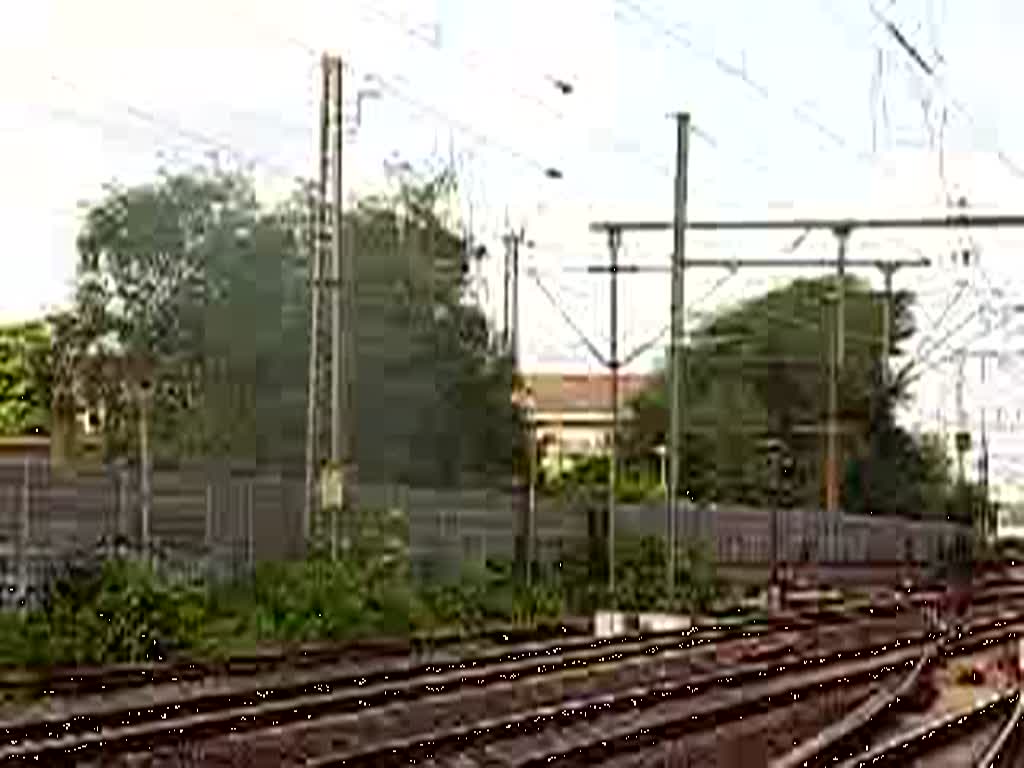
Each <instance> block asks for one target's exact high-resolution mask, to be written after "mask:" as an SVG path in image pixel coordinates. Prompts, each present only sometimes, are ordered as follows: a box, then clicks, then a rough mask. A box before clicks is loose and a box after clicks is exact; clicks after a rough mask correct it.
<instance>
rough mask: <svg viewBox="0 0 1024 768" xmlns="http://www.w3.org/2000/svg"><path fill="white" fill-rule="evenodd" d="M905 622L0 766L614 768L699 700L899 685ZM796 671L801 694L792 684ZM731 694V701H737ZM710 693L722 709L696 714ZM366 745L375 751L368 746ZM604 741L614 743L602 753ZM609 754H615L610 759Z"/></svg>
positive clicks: (507, 674) (240, 696)
mask: <svg viewBox="0 0 1024 768" xmlns="http://www.w3.org/2000/svg"><path fill="white" fill-rule="evenodd" d="M908 613H909V612H908V611H907V610H903V609H901V607H900V606H899V605H895V604H890V605H888V606H876V607H874V608H868V609H865V610H864V611H859V612H847V613H845V614H844V613H839V612H837V611H835V610H826V611H823V612H817V613H812V614H810V615H805V616H802V617H792V618H791V619H790V620H787V621H785V622H783V624H782V625H781V626H779V625H774V626H772V625H767V624H758V625H753V626H748V627H739V628H730V629H720V628H711V629H697V630H691V631H689V632H687V633H679V632H675V633H666V634H664V635H660V636H648V637H639V636H633V637H621V638H614V639H609V640H603V641H594V640H593V639H591V638H587V639H586V640H581V639H567V640H564V641H556V642H550V643H546V644H545V643H535V644H531V645H530V646H527V647H518V648H514V649H508V650H506V651H504V652H502V653H497V654H492V655H490V656H486V657H479V658H475V659H465V660H458V661H453V662H448V663H443V664H426V665H423V664H420V665H415V664H412V665H408V666H404V667H395V666H393V665H392V666H389V667H384V668H381V669H377V670H370V669H368V670H366V671H365V673H364V674H360V675H359V676H352V675H351V673H349V674H343V675H334V676H333V677H331V676H324V675H322V674H321V675H316V674H315V672H316V670H311V671H310V673H309V675H307V676H306V677H304V678H302V677H301V676H300V678H299V679H295V680H292V681H289V683H288V684H286V685H281V686H278V687H276V688H273V689H271V690H266V689H264V690H260V689H258V688H254V687H252V686H249V687H248V688H246V687H244V686H243V687H239V688H236V689H233V690H231V691H222V692H214V693H209V692H204V693H199V694H197V695H194V696H185V697H180V698H178V699H176V700H173V701H168V702H166V703H162V704H159V705H156V706H152V707H148V708H146V709H143V710H141V711H140V710H139V708H138V706H137V705H136V706H133V707H124V706H111V707H107V708H97V709H92V710H90V711H85V712H81V713H79V714H78V715H76V716H74V717H71V718H68V717H44V718H33V719H26V720H23V721H19V722H8V723H4V724H0V733H3V736H4V739H3V740H4V746H3V747H0V758H4V759H15V760H17V759H30V760H35V761H41V762H44V763H46V764H58V763H66V762H73V763H89V762H90V761H98V763H99V764H103V765H107V764H111V763H112V762H114V761H115V760H118V759H120V758H122V757H124V756H125V755H131V754H140V753H148V754H150V755H160V756H161V757H160V758H157V764H162V762H161V760H162V758H167V759H168V761H169V762H171V763H173V764H178V765H180V764H197V765H198V764H204V765H206V764H216V761H217V760H218V759H225V760H227V759H228V758H227V755H228V754H231V756H232V757H231V758H230V761H231V762H232V763H236V764H237V762H238V759H239V758H238V753H239V752H241V753H242V754H243V757H242V759H243V760H244V761H245V762H246V763H248V764H251V765H264V764H266V765H281V764H294V760H295V757H294V756H295V755H299V756H302V755H305V756H306V757H309V758H310V759H313V756H315V755H320V754H326V757H324V758H318V759H320V760H321V762H319V763H314V764H323V765H332V764H361V765H384V764H397V762H401V760H400V758H401V757H402V756H404V757H405V758H406V759H408V758H410V757H411V758H418V759H421V760H423V759H428V760H429V759H431V757H432V756H434V755H435V751H436V750H438V749H439V750H440V754H442V755H446V756H447V757H448V758H451V759H452V760H454V759H455V758H456V757H457V756H458V755H461V754H463V753H465V752H466V751H467V749H469V748H470V747H471V746H472V749H474V750H480V749H484V750H485V752H487V754H491V753H493V752H494V751H495V749H498V748H497V747H495V746H494V744H496V743H500V744H503V745H504V747H508V746H509V745H510V744H512V743H515V744H516V745H517V746H515V748H514V749H513V753H512V757H513V758H514V759H513V762H511V763H509V764H513V765H520V764H522V765H533V764H537V765H539V764H541V762H543V763H544V764H545V765H547V764H550V761H551V760H552V759H554V760H555V761H560V762H563V763H566V764H577V765H582V764H590V763H589V762H587V761H589V760H591V758H595V757H598V756H599V755H601V754H604V755H606V756H607V755H609V754H611V755H614V754H615V751H616V749H618V750H621V749H622V748H624V747H625V746H630V745H635V744H637V743H638V742H637V741H636V740H637V739H641V740H644V739H646V740H647V741H650V739H651V738H652V734H654V735H657V734H660V736H657V739H655V742H656V743H657V741H658V740H659V739H660V740H664V739H666V738H670V737H671V735H672V734H673V733H675V732H676V731H678V730H679V723H680V722H681V719H680V717H679V716H678V713H677V715H676V716H674V717H671V716H670V717H669V718H668V720H665V715H664V714H661V715H658V711H660V710H661V709H662V707H660V706H657V705H664V704H668V705H669V708H668V711H675V710H676V709H678V707H677V706H675V705H676V704H686V703H687V702H688V703H689V704H692V703H693V702H696V701H698V700H700V701H703V704H701V705H700V707H699V709H698V710H696V711H694V712H691V713H690V715H689V716H688V717H689V720H688V721H687V722H686V723H685V724H684V725H685V726H686V727H685V728H684V729H683V730H684V731H685V730H686V729H687V728H690V729H692V728H699V727H703V728H705V729H706V728H707V727H708V726H709V725H710V724H713V723H718V722H724V721H726V720H728V719H729V718H730V717H734V716H742V714H743V713H744V712H749V713H753V712H756V711H761V710H763V709H764V708H765V707H766V706H767V707H770V706H773V704H772V702H773V700H774V701H775V702H776V704H777V703H778V701H779V700H780V699H779V697H780V696H782V697H787V696H793V695H794V694H795V695H798V696H799V695H805V694H811V693H813V692H814V691H815V690H817V689H821V688H823V687H829V686H833V687H834V686H835V685H841V684H843V683H841V682H837V681H842V680H843V679H844V675H845V678H846V679H847V682H850V681H851V680H857V681H859V682H860V683H862V684H866V685H867V686H868V687H870V686H872V685H874V684H875V683H876V682H877V680H878V679H879V678H880V677H885V676H886V675H889V676H891V675H893V674H896V673H897V672H898V671H899V669H901V668H902V667H900V666H899V665H900V664H903V665H907V664H911V663H913V662H914V661H915V659H916V656H915V655H914V653H915V652H920V650H921V648H923V647H924V646H923V644H922V643H923V642H924V641H922V640H921V637H920V628H919V627H917V626H914V625H913V622H912V621H911V620H910V619H911V616H909V615H908ZM997 625H998V626H997ZM985 626H986V628H987V629H988V630H989V631H990V632H991V631H992V630H993V629H995V630H996V633H997V634H998V633H999V632H1002V633H1004V634H1005V631H1006V628H1005V626H1003V623H1001V622H999V621H995V622H993V621H992V620H988V624H986V625H985ZM811 629H813V630H814V633H811V632H808V630H811ZM830 633H831V634H830ZM815 634H817V635H818V637H814V635H815ZM819 640H820V641H821V644H822V645H825V646H829V645H830V644H833V643H834V644H835V648H833V650H838V651H839V652H837V653H836V654H834V655H833V656H832V657H828V658H818V659H816V660H815V661H814V662H811V661H809V658H808V657H807V653H808V651H810V650H811V649H812V646H814V644H815V643H816V642H817V641H819ZM915 644H916V645H915ZM914 648H916V651H914V652H912V650H911V649H914ZM908 654H909V655H908ZM883 661H884V663H882V662H883ZM836 664H840V666H839V667H836V666H835V665H836ZM842 664H846V665H847V667H842V666H841V665H842ZM723 665H726V666H729V665H732V666H731V668H730V669H728V671H727V672H725V673H721V672H716V671H715V670H716V669H720V668H721V667H722V666H723ZM801 670H802V671H803V672H802V673H803V675H804V676H803V677H800V679H799V681H798V682H799V684H798V683H797V682H794V681H793V680H789V677H787V675H789V676H792V674H794V673H796V674H798V675H799V674H800V673H801ZM838 672H844V675H838ZM851 676H852V677H851ZM787 680H789V682H786V681H787ZM666 681H671V682H666ZM679 681H685V682H679ZM741 683H742V684H743V685H745V686H746V688H749V689H751V690H753V691H755V692H757V691H759V692H760V694H759V695H756V696H754V697H753V698H751V696H750V695H748V694H749V691H748V690H746V688H743V687H740V688H737V686H741ZM851 684H852V683H851ZM758 686H760V687H758ZM765 686H768V687H767V688H765ZM783 689H784V690H783ZM737 690H739V691H740V693H741V694H742V695H741V696H740V700H734V699H735V693H736V691H737ZM730 691H731V692H732V693H730ZM609 692H610V693H609ZM712 694H713V695H714V696H718V697H719V698H717V699H714V701H713V702H712V701H711V700H706V701H705V699H707V696H708V695H712ZM702 696H703V697H704V698H701V697H702ZM773 696H774V697H775V698H774V699H773ZM673 700H674V701H673ZM712 704H713V706H712ZM641 711H642V712H643V713H644V718H645V719H648V720H651V723H653V724H650V723H649V724H646V725H644V726H643V727H642V728H640V729H639V730H638V729H636V728H633V724H631V723H632V721H630V720H629V717H628V716H627V715H629V714H634V715H635V714H636V713H637V712H641ZM595 716H596V717H597V719H598V720H600V722H601V725H600V726H598V727H597V730H596V731H594V730H593V728H591V729H590V730H589V731H588V730H587V728H588V723H586V722H584V723H583V724H582V726H581V725H580V723H581V718H582V721H586V720H588V718H589V721H590V722H591V723H594V722H596V721H595V720H594V718H595ZM512 717H514V718H515V722H516V723H518V722H520V721H521V720H522V719H523V718H526V719H527V720H528V721H532V722H534V724H535V726H536V727H538V728H540V731H539V732H531V733H519V732H517V731H515V730H514V723H513V721H512V720H511V719H510V718H512ZM624 717H625V720H626V721H628V723H627V726H628V727H627V726H624V725H623V718H624ZM609 718H612V719H611V720H609ZM652 718H653V719H652ZM659 718H660V719H659ZM682 720H686V718H682ZM307 723H308V724H309V727H307V725H306V724H307ZM551 723H558V724H560V725H562V726H565V727H569V726H571V727H572V728H573V729H575V730H574V731H573V732H574V733H575V732H576V731H577V730H579V728H581V727H582V728H583V730H584V731H587V733H586V734H583V735H581V734H579V733H576V736H575V741H572V740H569V741H566V740H565V739H561V740H559V741H558V743H557V744H556V745H555V746H550V745H549V747H547V748H546V749H547V752H545V753H544V754H540V753H538V752H537V749H536V748H535V747H536V743H544V738H549V737H550V733H551V732H550V727H551ZM624 727H625V730H623V728H624ZM630 728H633V730H630ZM499 731H500V733H499ZM374 733H375V734H377V735H378V737H379V738H378V740H376V741H369V740H367V739H366V738H365V737H366V735H367V734H374ZM408 733H414V734H416V736H414V737H413V740H412V741H410V740H409V739H408V738H406V739H405V740H402V739H398V734H408ZM544 734H547V735H546V736H544V737H543V738H541V737H542V735H544ZM587 734H589V735H587ZM610 735H614V738H612V739H610V740H609V738H608V737H609V736H610ZM385 736H387V738H384V737H385ZM523 738H525V739H527V741H530V742H531V743H535V747H534V748H532V751H531V750H527V749H525V748H524V742H522V741H521V739H523ZM381 739H383V740H381ZM396 739H397V741H396ZM517 739H520V741H518V742H517V741H516V740H517ZM588 739H589V741H588ZM595 739H596V743H597V746H595V744H594V743H592V742H595ZM607 743H611V744H612V745H613V747H612V748H611V752H609V751H608V750H609V747H608V746H607ZM645 743H646V742H645ZM346 750H347V751H346ZM432 750H433V751H432ZM499 751H503V752H504V751H505V750H504V749H500V750H499ZM542 751H543V750H542ZM528 755H532V756H531V757H529V759H528V760H526V761H525V762H523V760H522V759H523V758H525V757H526V756H528ZM492 756H493V755H492ZM581 758H582V759H583V761H584V762H580V759H581ZM517 760H518V762H516V761H517ZM339 761H340V762H339ZM396 761H397V762H396ZM538 761H540V762H538ZM300 764H301V760H300ZM446 764H447V763H446Z"/></svg>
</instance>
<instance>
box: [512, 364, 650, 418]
mask: <svg viewBox="0 0 1024 768" xmlns="http://www.w3.org/2000/svg"><path fill="white" fill-rule="evenodd" d="M523 379H524V380H525V383H526V386H527V387H529V388H530V389H531V390H532V393H533V399H534V404H535V405H534V407H535V408H536V409H537V410H538V411H541V412H544V413H579V412H583V411H609V410H611V375H610V374H596V375H595V374H564V373H536V374H525V375H524V376H523ZM650 380H651V377H650V376H646V375H642V374H619V403H620V405H621V406H625V405H626V404H627V403H628V402H629V401H630V400H631V399H632V398H633V397H634V396H635V395H637V394H638V393H639V392H640V391H641V390H643V389H644V388H645V387H646V386H647V384H648V383H649V382H650Z"/></svg>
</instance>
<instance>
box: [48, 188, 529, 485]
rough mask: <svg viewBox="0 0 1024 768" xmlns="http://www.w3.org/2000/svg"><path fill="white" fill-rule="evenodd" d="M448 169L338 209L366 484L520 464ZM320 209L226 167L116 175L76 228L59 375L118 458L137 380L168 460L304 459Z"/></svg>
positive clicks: (501, 363) (507, 393)
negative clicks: (471, 285)
mask: <svg viewBox="0 0 1024 768" xmlns="http://www.w3.org/2000/svg"><path fill="white" fill-rule="evenodd" d="M453 183H454V182H453V180H452V179H451V178H449V177H448V176H445V175H442V176H441V177H439V178H434V179H428V180H426V181H421V180H415V179H406V180H404V181H403V183H402V184H401V185H400V188H399V191H398V192H397V194H396V195H395V196H393V197H391V198H372V199H366V200H362V201H361V202H360V204H359V205H358V206H357V207H356V208H354V209H353V210H351V211H349V212H347V213H346V214H345V216H344V218H343V220H342V228H343V238H344V240H345V242H346V243H347V244H348V245H349V247H351V248H353V249H354V260H355V266H356V286H357V288H356V302H355V304H356V307H355V312H354V320H355V329H356V330H355V342H356V346H355V349H356V353H355V358H356V359H355V370H356V391H355V403H356V414H355V416H356V418H355V429H356V441H355V443H356V451H357V460H358V464H359V466H360V476H361V477H363V478H366V479H368V480H371V481H374V480H382V481H394V480H409V481H414V482H420V483H429V484H446V483H454V482H457V481H461V480H463V479H465V478H466V476H467V475H468V474H474V473H491V474H493V473H494V472H495V471H496V470H497V469H498V468H501V469H502V470H504V471H508V470H511V469H512V466H513V464H514V462H515V460H517V458H518V456H519V454H520V453H521V452H522V445H523V443H522V432H523V430H522V424H521V419H520V415H519V412H518V410H517V409H516V407H515V406H514V405H513V404H512V403H511V392H512V388H513V386H514V381H513V376H512V367H511V365H510V363H509V361H508V360H507V359H506V358H505V357H504V356H503V355H501V354H499V352H498V350H497V348H496V346H495V344H494V341H493V338H492V334H491V331H490V328H489V327H488V324H487V320H486V318H485V317H484V315H483V314H482V313H481V312H480V310H479V309H477V308H476V307H474V306H471V305H469V304H468V303H467V302H466V301H465V293H466V291H465V289H466V282H465V275H464V270H463V268H462V265H463V264H464V262H465V258H466V245H465V243H464V242H463V240H462V239H461V238H460V237H459V236H457V235H456V234H455V233H453V232H452V231H451V230H450V229H449V228H448V227H447V226H446V225H445V224H444V223H443V221H442V216H441V214H440V210H441V208H442V206H443V202H444V199H445V196H446V195H447V194H448V192H449V191H450V190H451V187H452V185H453ZM313 220H314V217H313V216H311V215H310V207H309V203H308V195H307V194H306V192H305V191H303V190H296V193H295V194H294V196H293V197H292V198H291V199H289V200H288V201H286V202H285V203H284V204H282V205H280V206H278V207H277V208H276V209H274V210H269V209H267V208H266V207H264V206H263V205H261V204H260V202H259V200H258V199H257V196H256V194H255V191H254V188H253V184H252V182H251V180H249V179H248V178H247V177H245V176H244V175H242V174H238V173H232V172H227V171H224V170H221V169H218V168H213V169H207V170H200V171H196V172H193V173H186V174H174V175H163V176H161V177H160V178H159V179H158V180H156V181H155V182H153V183H152V184H146V185H141V186H137V187H130V188H122V187H116V186H112V187H110V188H108V189H107V191H106V195H105V196H104V197H103V199H101V200H100V201H99V202H97V203H96V204H95V205H94V206H93V207H92V208H91V209H90V210H89V212H88V215H87V218H86V223H85V226H84V227H83V229H82V232H81V234H80V236H79V238H78V248H79V252H80V255H81V259H80V269H79V275H78V280H77V290H76V302H75V308H74V311H73V313H71V315H70V317H69V321H68V322H67V323H65V325H64V326H62V328H61V330H60V334H59V338H60V340H61V343H60V345H59V357H60V360H61V371H62V375H63V379H62V380H66V381H71V380H75V381H76V382H78V383H77V384H76V386H77V387H78V388H79V389H80V390H82V391H83V392H85V393H87V394H88V395H89V396H90V397H91V398H92V399H94V400H99V401H102V402H104V403H108V404H109V405H110V406H111V407H109V408H107V409H106V410H107V412H108V413H110V414H111V418H110V419H109V420H108V422H107V423H106V424H105V433H106V434H105V437H106V447H107V454H108V456H113V455H119V454H125V453H129V454H130V453H132V452H133V451H134V450H135V445H136V437H135V432H136V430H135V427H134V426H133V425H134V424H135V421H136V408H137V406H138V403H137V398H136V390H135V388H134V385H135V384H136V383H138V382H140V381H143V380H147V381H150V382H152V385H153V386H152V405H151V407H150V413H151V422H152V423H151V430H150V431H151V434H152V442H153V446H154V451H155V454H156V458H157V460H158V461H159V460H164V459H167V460H180V459H194V458H211V457H215V458H221V459H240V460H248V461H253V462H272V463H278V464H285V465H289V466H293V467H297V466H299V465H300V464H301V462H302V460H303V457H304V446H305V429H306V402H307V371H308V362H309V360H308V351H309V332H310V312H309V307H310V290H311V281H310V276H311V252H312V248H311V244H312V243H313V239H314V227H313ZM324 290H325V295H326V291H327V290H328V289H324Z"/></svg>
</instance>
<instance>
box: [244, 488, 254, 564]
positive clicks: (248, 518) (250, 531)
mask: <svg viewBox="0 0 1024 768" xmlns="http://www.w3.org/2000/svg"><path fill="white" fill-rule="evenodd" d="M252 484H253V481H252V480H249V481H248V482H247V483H246V486H245V527H246V529H247V532H246V540H245V544H246V551H245V559H246V562H247V563H248V564H249V568H250V570H251V569H252V567H253V565H255V563H256V510H255V509H254V506H255V501H256V500H255V498H254V493H253V487H252Z"/></svg>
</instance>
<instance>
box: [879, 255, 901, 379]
mask: <svg viewBox="0 0 1024 768" xmlns="http://www.w3.org/2000/svg"><path fill="white" fill-rule="evenodd" d="M897 269H899V267H897V266H895V265H893V264H884V265H882V266H881V270H882V277H883V279H884V281H885V301H884V302H883V303H882V384H883V386H884V387H885V391H886V396H888V393H889V388H890V387H891V386H892V371H891V370H890V368H889V357H890V355H891V354H892V316H893V310H894V307H893V301H894V297H893V293H892V277H893V274H894V273H895V272H896V270H897Z"/></svg>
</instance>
